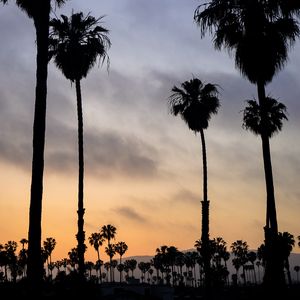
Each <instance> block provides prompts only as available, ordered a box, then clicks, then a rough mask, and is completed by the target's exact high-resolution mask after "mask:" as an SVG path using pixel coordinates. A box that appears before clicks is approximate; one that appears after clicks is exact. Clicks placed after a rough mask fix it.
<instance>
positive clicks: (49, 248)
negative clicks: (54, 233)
mask: <svg viewBox="0 0 300 300" xmlns="http://www.w3.org/2000/svg"><path fill="white" fill-rule="evenodd" d="M43 244H44V250H45V255H46V257H47V265H48V270H49V266H50V265H51V264H52V259H51V254H52V252H53V250H54V248H55V246H56V240H55V239H54V238H52V237H50V238H46V240H45V241H44V243H43ZM48 258H49V260H48ZM51 278H52V270H51Z"/></svg>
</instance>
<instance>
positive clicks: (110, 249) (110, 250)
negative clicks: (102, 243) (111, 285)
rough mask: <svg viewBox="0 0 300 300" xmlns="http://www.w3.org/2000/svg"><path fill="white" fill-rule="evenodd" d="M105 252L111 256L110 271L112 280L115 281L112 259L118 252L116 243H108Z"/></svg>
mask: <svg viewBox="0 0 300 300" xmlns="http://www.w3.org/2000/svg"><path fill="white" fill-rule="evenodd" d="M105 253H106V254H107V255H108V256H109V272H110V282H112V281H113V272H112V266H113V263H112V259H113V257H114V256H115V254H116V250H115V245H114V244H108V245H107V247H105Z"/></svg>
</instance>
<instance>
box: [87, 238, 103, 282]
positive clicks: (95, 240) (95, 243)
mask: <svg viewBox="0 0 300 300" xmlns="http://www.w3.org/2000/svg"><path fill="white" fill-rule="evenodd" d="M103 242H104V237H103V236H102V235H101V233H98V232H94V233H92V234H91V236H90V237H89V243H90V245H91V246H93V247H94V249H95V250H96V252H97V256H98V261H99V262H100V261H101V259H100V249H99V248H100V247H101V246H102V245H103ZM99 273H100V282H101V283H102V274H101V264H99Z"/></svg>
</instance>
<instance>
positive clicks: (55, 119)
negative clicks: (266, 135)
mask: <svg viewBox="0 0 300 300" xmlns="http://www.w3.org/2000/svg"><path fill="white" fill-rule="evenodd" d="M13 2H14V1H12V3H10V5H7V6H5V7H1V9H0V36H1V51H0V65H1V69H0V128H1V131H0V167H1V170H2V171H1V172H0V185H1V188H0V220H1V222H0V232H1V235H0V243H5V242H6V241H8V240H16V241H19V240H20V239H21V238H23V237H26V236H27V230H28V207H29V192H30V179H31V178H30V175H31V158H32V149H31V143H32V124H33V105H34V87H35V54H36V49H35V31H34V27H33V24H32V21H31V20H30V19H28V18H27V16H26V15H25V14H24V13H23V12H21V11H20V10H19V9H17V8H16V7H15V4H14V3H13ZM200 3H201V1H197V0H190V1H183V0H172V1H171V0H151V1H147V0H107V1H98V0H85V1H80V0H70V1H69V2H68V3H67V5H65V7H64V8H63V9H60V10H57V11H56V12H55V13H56V15H57V16H59V15H60V14H61V13H63V14H66V15H70V14H71V12H72V11H74V12H79V11H82V12H84V13H85V14H87V13H89V12H90V13H91V15H93V16H95V17H99V16H103V15H105V17H104V18H103V24H102V25H103V26H105V27H107V28H108V29H109V30H110V33H109V37H110V39H111V42H112V47H111V49H110V50H109V56H110V68H109V72H107V70H106V67H105V66H104V67H102V68H101V67H98V66H95V68H94V69H93V70H92V71H91V72H90V73H89V75H88V77H87V78H86V79H85V80H83V81H82V93H83V110H84V145H85V163H86V164H85V199H84V201H85V207H86V214H85V230H86V235H87V236H89V235H90V234H91V233H92V232H96V231H98V230H99V228H100V227H101V226H103V225H104V224H108V223H110V224H114V225H115V226H116V227H117V236H116V240H117V241H125V242H126V243H127V244H128V246H129V250H128V253H127V255H146V254H153V253H154V252H155V249H156V248H157V247H158V246H161V245H164V244H166V245H174V246H176V247H178V248H179V249H180V250H184V249H188V248H191V247H192V246H193V245H194V241H195V240H197V239H199V238H200V232H201V228H200V224H201V207H200V201H201V199H202V193H201V191H202V165H201V144H200V137H199V136H195V135H194V133H193V132H191V131H189V130H188V128H187V126H186V125H185V124H184V122H183V121H182V120H181V119H180V118H179V117H174V116H172V115H171V114H170V112H169V110H168V97H169V96H170V94H171V92H170V91H171V88H172V87H173V86H174V85H177V86H178V85H180V83H181V82H183V81H185V80H189V79H191V78H192V77H193V76H195V77H198V78H199V79H201V80H202V81H204V82H211V83H215V84H218V85H219V86H220V100H221V105H222V106H221V108H220V111H219V114H218V115H216V116H213V118H212V120H211V122H210V126H209V128H208V130H207V131H206V139H207V151H208V175H209V186H208V188H209V191H208V193H209V199H210V201H211V210H210V213H211V215H210V218H211V219H210V221H211V223H210V230H211V237H217V236H222V237H223V238H224V239H225V240H226V241H227V243H228V244H231V243H232V242H233V241H235V240H237V239H243V240H246V241H247V242H248V244H249V245H250V247H251V248H257V247H258V246H259V245H260V244H261V243H262V241H263V226H264V220H265V206H266V196H265V185H264V176H263V165H262V154H261V143H260V139H259V138H258V137H255V136H253V135H252V134H251V133H250V132H246V131H245V130H243V129H242V127H241V119H242V114H241V110H242V109H243V107H244V104H245V103H244V100H245V99H251V98H253V97H255V96H256V89H255V86H253V85H251V84H250V83H248V82H247V81H246V80H245V79H243V78H242V77H241V76H240V74H239V72H238V71H236V70H235V68H234V62H233V60H232V59H231V58H230V57H229V56H228V54H227V53H226V52H217V51H215V50H214V49H213V46H212V43H211V38H210V37H206V38H205V39H201V38H200V33H199V29H198V28H197V26H196V25H195V23H194V22H193V13H194V10H195V8H196V7H197V5H198V4H200ZM299 50H300V44H299V43H297V44H296V45H295V47H294V48H293V49H292V51H291V52H290V60H289V62H288V64H287V65H286V67H285V68H284V70H283V71H281V72H280V73H279V74H278V76H277V77H276V78H275V79H274V80H273V82H272V84H270V85H268V87H267V93H268V94H271V95H272V96H274V97H276V98H278V99H279V100H280V101H282V102H284V103H285V104H286V106H287V108H288V112H289V121H288V122H286V123H285V124H284V128H283V131H282V132H281V133H280V134H279V135H277V136H275V137H274V138H273V139H272V141H271V150H272V159H273V172H274V180H275V189H276V202H277V210H278V222H279V230H280V231H289V232H290V233H292V234H294V235H295V236H297V235H300V223H299V212H300V187H299V174H300V156H299V153H300V140H299V129H300V101H299V95H300V77H299V74H298V72H299V69H300V54H299V53H300V52H299ZM76 118H77V117H76V99H75V88H74V86H72V85H71V84H70V82H68V81H67V80H66V79H65V78H64V77H63V75H62V74H61V73H60V72H59V71H58V70H57V69H56V68H55V66H54V65H53V64H52V63H50V65H49V79H48V106H47V132H46V153H45V176H44V197H43V238H46V237H49V236H52V237H54V238H55V239H56V240H57V247H56V250H55V253H54V258H57V259H58V258H62V257H65V256H66V255H67V252H68V251H69V250H70V249H71V248H72V247H74V246H75V245H76V240H75V234H76V231H77V230H76V220H77V214H76V208H77V165H78V163H77V121H76V120H77V119H76ZM295 251H296V252H299V250H298V249H295ZM87 256H88V258H90V259H96V256H95V253H94V252H93V250H92V249H89V250H88V252H87Z"/></svg>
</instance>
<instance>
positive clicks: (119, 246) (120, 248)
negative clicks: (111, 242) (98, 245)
mask: <svg viewBox="0 0 300 300" xmlns="http://www.w3.org/2000/svg"><path fill="white" fill-rule="evenodd" d="M127 250H128V246H127V244H126V243H125V242H118V243H116V244H115V251H116V253H118V254H119V255H120V264H121V263H122V256H123V255H124V254H125V252H126V251H127Z"/></svg>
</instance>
